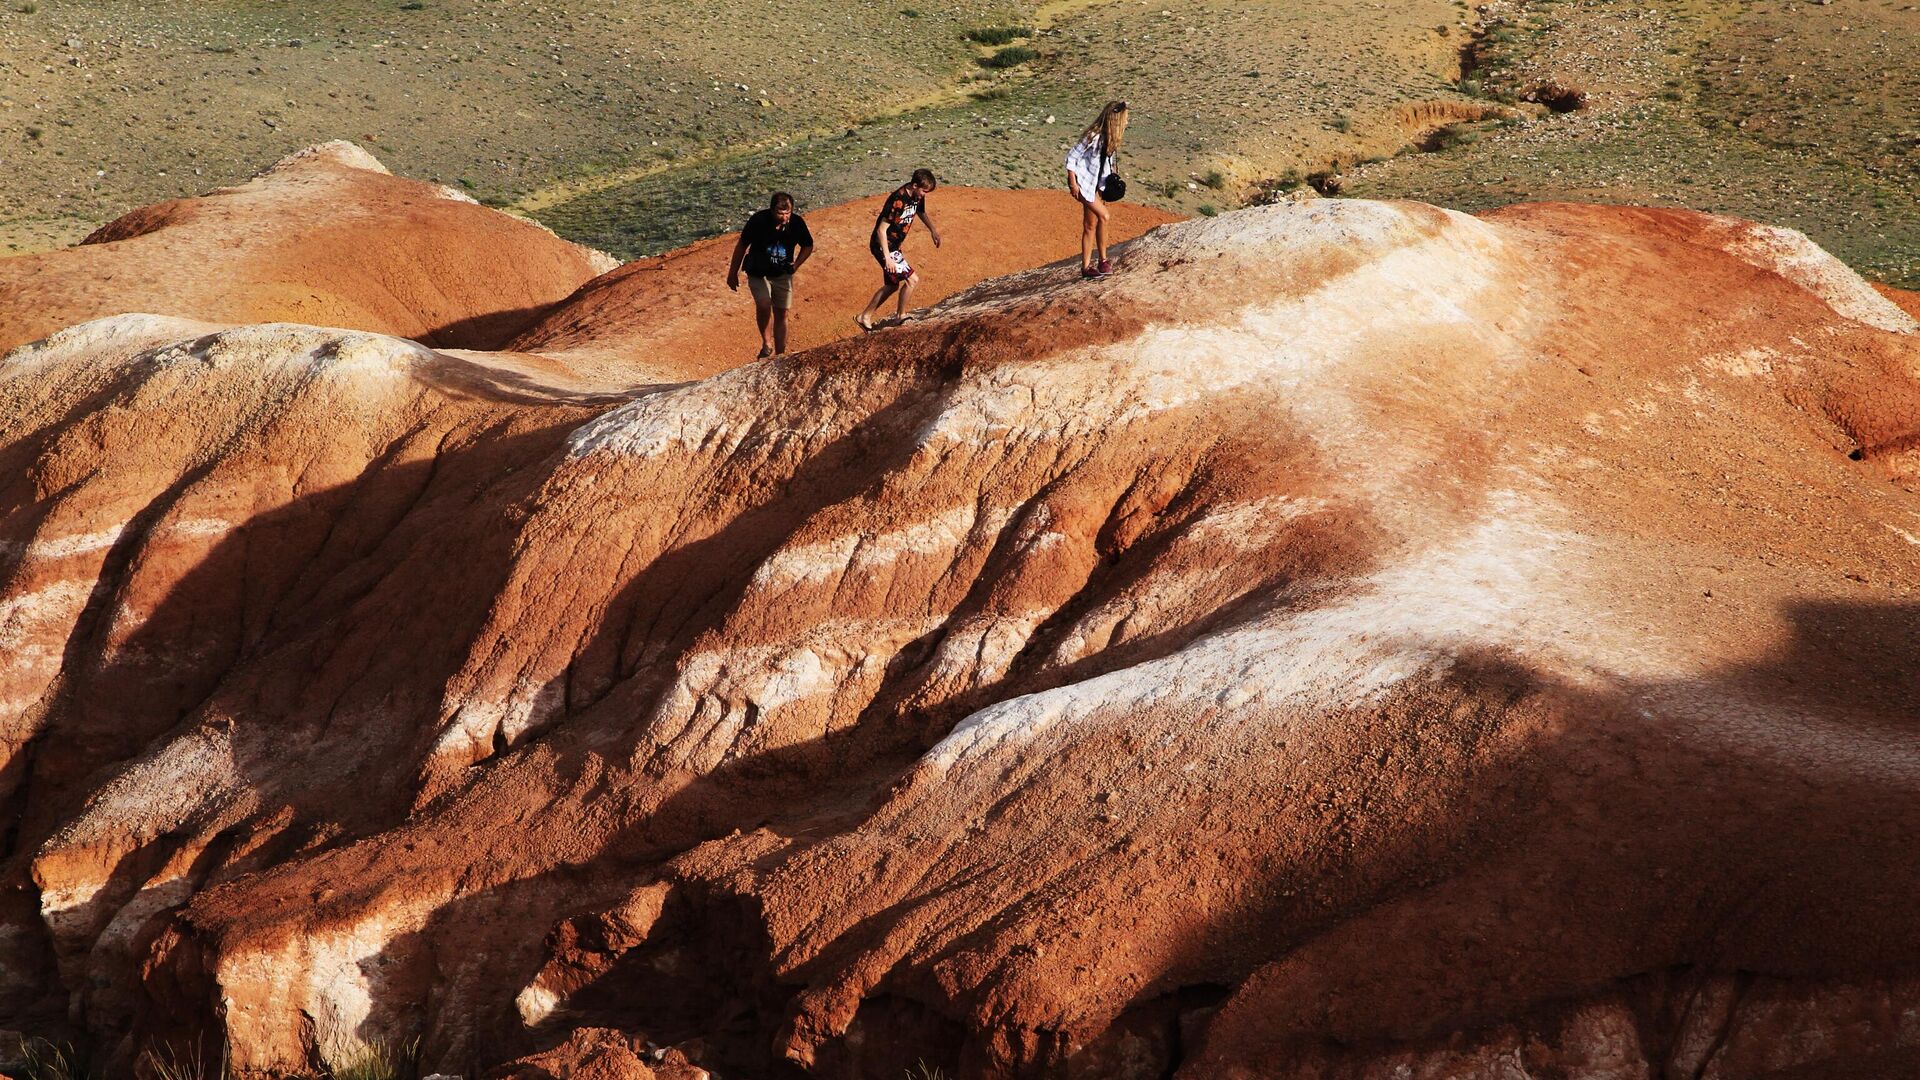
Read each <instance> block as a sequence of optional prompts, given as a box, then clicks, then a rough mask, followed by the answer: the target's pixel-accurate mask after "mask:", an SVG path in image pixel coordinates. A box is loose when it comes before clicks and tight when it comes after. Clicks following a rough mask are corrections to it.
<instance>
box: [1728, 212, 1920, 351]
mask: <svg viewBox="0 0 1920 1080" xmlns="http://www.w3.org/2000/svg"><path fill="white" fill-rule="evenodd" d="M1719 225H1720V228H1719V229H1718V230H1716V231H1717V232H1718V233H1719V234H1720V236H1721V237H1722V240H1723V243H1724V244H1725V247H1726V250H1727V252H1728V253H1729V254H1731V255H1733V256H1734V257H1735V258H1737V259H1739V260H1741V261H1742V262H1744V263H1746V264H1747V265H1749V266H1754V267H1758V268H1759V269H1762V270H1766V271H1769V272H1771V273H1775V274H1778V275H1780V276H1781V277H1783V278H1785V279H1787V280H1788V281H1790V282H1792V283H1793V284H1795V285H1798V286H1799V287H1800V288H1802V289H1805V290H1807V291H1808V292H1810V293H1812V294H1813V295H1815V296H1817V297H1819V298H1820V299H1821V300H1822V301H1824V302H1825V303H1826V305H1827V306H1828V307H1830V308H1832V309H1833V310H1834V312H1835V314H1838V315H1839V316H1841V317H1842V318H1846V319H1852V320H1853V321H1854V322H1857V323H1864V324H1866V325H1868V326H1871V327H1874V328H1875V329H1879V330H1886V331H1888V332H1890V333H1895V334H1912V333H1916V332H1920V322H1916V321H1915V320H1914V318H1913V316H1911V315H1909V314H1907V313H1906V312H1904V311H1902V310H1900V308H1899V306H1898V305H1896V304H1895V303H1894V302H1893V301H1891V300H1889V299H1887V298H1886V297H1884V296H1881V295H1880V294H1879V293H1877V292H1875V291H1874V289H1873V286H1871V285H1869V284H1867V282H1866V280H1865V279H1863V278H1862V277H1861V276H1860V275H1859V274H1856V273H1854V272H1853V271H1852V270H1850V269H1848V267H1847V264H1845V263H1843V262H1841V261H1840V260H1839V259H1836V258H1834V257H1833V256H1832V255H1831V254H1829V253H1828V252H1827V251H1826V250H1825V249H1824V248H1822V247H1821V246H1820V245H1818V244H1816V243H1814V242H1813V241H1812V240H1809V239H1808V238H1807V236H1806V234H1805V233H1801V232H1797V231H1795V230H1793V229H1783V228H1780V227H1779V226H1776V225H1757V224H1753V223H1750V222H1735V221H1721V222H1719Z"/></svg>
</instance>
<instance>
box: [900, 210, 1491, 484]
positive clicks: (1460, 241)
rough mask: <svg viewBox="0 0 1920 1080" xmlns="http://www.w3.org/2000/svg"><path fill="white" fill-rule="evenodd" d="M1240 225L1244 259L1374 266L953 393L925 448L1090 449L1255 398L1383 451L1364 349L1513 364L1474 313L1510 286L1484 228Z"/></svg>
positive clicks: (1288, 221) (1393, 214)
mask: <svg viewBox="0 0 1920 1080" xmlns="http://www.w3.org/2000/svg"><path fill="white" fill-rule="evenodd" d="M1238 224H1239V225H1241V226H1242V227H1243V228H1248V229H1250V230H1251V231H1252V232H1253V233H1254V234H1255V235H1252V236H1246V235H1244V234H1243V235H1241V236H1239V237H1237V238H1235V239H1234V240H1233V243H1232V246H1233V248H1234V249H1235V250H1238V251H1245V250H1247V249H1248V248H1247V247H1243V246H1242V245H1250V246H1251V247H1252V248H1253V249H1255V250H1267V249H1273V254H1272V257H1273V258H1274V259H1276V260H1281V261H1284V260H1285V259H1286V258H1288V257H1289V254H1288V253H1289V252H1294V253H1295V254H1296V256H1297V257H1305V256H1303V255H1298V252H1300V251H1308V250H1315V249H1322V248H1330V247H1332V246H1334V245H1338V244H1342V243H1348V242H1351V243H1355V244H1358V245H1361V246H1362V247H1363V248H1364V249H1365V250H1366V251H1368V252H1370V253H1373V254H1374V257H1373V258H1370V259H1368V260H1366V261H1363V262H1360V263H1358V264H1357V265H1355V266H1354V267H1353V268H1352V269H1351V270H1348V271H1346V272H1344V273H1341V274H1337V275H1335V276H1333V277H1331V278H1329V279H1327V280H1325V281H1324V282H1321V283H1319V284H1318V285H1317V286H1315V287H1313V288H1311V289H1308V290H1306V291H1304V292H1298V293H1293V294H1290V295H1285V296H1283V297H1281V298H1280V299H1279V300H1278V301H1276V302H1275V303H1273V304H1270V305H1267V306H1264V307H1248V308H1245V309H1243V310H1240V311H1237V312H1235V313H1233V314H1231V315H1229V316H1228V317H1226V318H1225V319H1223V320H1222V321H1219V322H1215V323H1211V324H1203V325H1179V326H1158V327H1150V328H1148V329H1147V330H1146V331H1144V332H1143V333H1142V334H1140V335H1139V336H1138V337H1136V338H1134V339H1132V340H1130V341H1127V342H1124V343H1121V344H1118V345H1106V346H1099V347H1090V348H1087V349H1083V350H1079V351H1076V352H1073V353H1069V354H1067V355H1065V356H1063V357H1060V358H1057V359H1054V360H1050V361H1049V362H1048V363H1046V364H1044V365H1035V366H1032V367H1024V366H1017V365H1008V366H1003V367H997V368H993V369H989V370H987V371H985V372H982V373H981V374H979V375H976V376H974V377H973V378H972V380H971V381H970V382H968V383H965V384H962V385H961V386H959V387H957V388H955V390H954V391H953V392H952V393H951V395H950V403H949V405H948V407H947V408H945V409H944V410H943V411H942V412H941V413H940V414H939V415H937V416H936V417H935V418H934V419H933V420H932V421H931V422H930V423H929V424H928V425H927V427H926V428H925V429H923V431H922V432H921V436H920V438H921V441H922V443H923V444H925V443H931V442H935V441H941V440H946V441H953V442H961V443H966V444H969V445H973V444H981V443H988V442H991V441H994V440H1002V439H1008V438H1021V437H1024V436H1025V435H1026V433H1027V432H1029V431H1032V430H1034V429H1035V428H1036V427H1043V428H1044V429H1045V431H1046V433H1047V437H1048V438H1060V439H1062V440H1072V439H1076V438H1085V437H1090V436H1094V435H1101V434H1103V433H1105V432H1107V431H1109V430H1110V429H1112V428H1114V427H1117V426H1120V425H1125V424H1128V423H1131V422H1134V421H1137V420H1142V419H1145V418H1148V417H1151V416H1153V415H1155V414H1158V413H1162V412H1165V411H1168V410H1171V409H1178V408H1181V407H1183V406H1186V405H1190V404H1192V403H1194V402H1197V401H1199V400H1202V399H1204V398H1210V397H1217V396H1220V395H1224V394H1228V393H1231V392H1233V391H1235V390H1238V389H1241V388H1246V387H1258V388H1260V389H1262V390H1265V391H1268V392H1270V393H1272V394H1273V395H1274V396H1275V397H1276V398H1277V399H1278V400H1279V401H1281V402H1282V403H1283V405H1284V408H1285V409H1286V410H1287V413H1288V414H1289V415H1290V416H1291V418H1292V419H1293V420H1295V421H1296V422H1299V423H1302V424H1303V425H1305V426H1306V427H1308V428H1309V429H1310V430H1314V431H1316V432H1317V434H1318V436H1319V438H1320V439H1321V441H1322V442H1323V443H1325V444H1327V445H1329V446H1332V445H1335V444H1342V445H1344V444H1352V443H1356V442H1358V441H1361V440H1370V441H1377V436H1378V432H1377V430H1376V429H1375V426H1374V425H1373V424H1372V422H1371V418H1370V417H1368V416H1366V415H1365V414H1364V413H1363V412H1362V411H1361V410H1360V409H1359V408H1358V407H1357V406H1356V405H1355V404H1354V403H1353V402H1352V401H1351V399H1350V397H1349V395H1348V393H1347V390H1348V387H1349V384H1350V382H1351V380H1352V379H1353V378H1354V377H1356V376H1358V375H1362V374H1367V373H1369V372H1370V369H1373V368H1374V367H1375V365H1377V363H1378V357H1377V356H1376V354H1375V352H1374V350H1371V349H1369V348H1366V347H1365V346H1366V342H1367V341H1370V340H1377V341H1382V342H1401V343H1404V342H1407V341H1420V340H1431V339H1432V337H1433V335H1434V334H1435V333H1437V332H1439V333H1444V334H1446V335H1448V336H1449V337H1450V338H1452V339H1454V340H1462V341H1472V342H1473V343H1474V346H1475V350H1476V351H1478V352H1479V353H1481V354H1482V355H1486V356H1488V357H1494V358H1504V357H1507V356H1509V355H1510V354H1511V352H1512V346H1511V343H1510V341H1508V340H1507V339H1506V337H1505V335H1504V334H1502V333H1500V332H1499V331H1497V330H1495V329H1493V328H1491V327H1489V326H1488V325H1486V324H1487V322H1488V320H1486V319H1482V318H1476V317H1475V316H1474V314H1472V312H1471V311H1470V307H1471V305H1473V304H1474V303H1476V301H1478V300H1479V299H1481V298H1482V297H1485V296H1488V295H1490V294H1493V293H1495V292H1496V291H1498V290H1506V285H1505V284H1504V283H1505V282H1506V280H1507V278H1508V276H1509V274H1510V272H1509V270H1508V269H1507V267H1506V266H1505V265H1503V260H1505V258H1506V256H1505V253H1504V251H1503V247H1502V243H1501V241H1500V240H1499V238H1498V237H1497V235H1496V234H1495V233H1494V232H1493V231H1492V230H1491V229H1490V228H1489V227H1488V226H1486V225H1484V224H1483V223H1481V222H1478V221H1476V220H1474V219H1471V218H1467V217H1464V216H1459V215H1452V216H1451V217H1450V219H1449V221H1448V222H1447V223H1446V226H1445V227H1444V228H1441V229H1438V230H1437V231H1436V230H1435V229H1433V228H1432V227H1430V226H1425V227H1421V226H1419V223H1418V222H1416V221H1415V219H1413V218H1411V217H1409V216H1408V215H1407V213H1406V212H1405V211H1403V210H1400V209H1398V208H1395V207H1391V206H1386V205H1384V204H1355V205H1354V206H1353V207H1350V208H1346V209H1343V210H1342V211H1341V212H1338V213H1332V212H1324V211H1319V210H1317V209H1301V210H1300V211H1299V212H1297V213H1293V214H1271V215H1267V216H1264V217H1254V218H1252V219H1251V222H1250V223H1249V222H1239V223H1238ZM1227 235H1229V234H1226V233H1224V232H1223V233H1222V236H1223V237H1225V236H1227ZM1210 237H1211V234H1210V233H1207V232H1204V231H1192V230H1187V229H1182V230H1181V231H1179V232H1178V233H1177V234H1173V235H1172V236H1171V237H1162V236H1158V235H1156V236H1154V237H1151V238H1149V239H1148V240H1143V241H1140V245H1141V249H1140V251H1139V254H1138V256H1137V257H1139V258H1142V259H1145V260H1147V261H1151V259H1152V258H1156V257H1163V256H1171V255H1176V254H1184V255H1186V256H1187V257H1194V256H1195V255H1196V253H1197V254H1198V255H1205V254H1206V253H1207V252H1208V250H1210V249H1209V244H1210V240H1209V238H1210ZM1219 242H1220V243H1223V244H1224V243H1225V241H1224V240H1221V241H1219ZM1149 245H1154V246H1149ZM1163 248H1164V249H1166V250H1165V251H1162V250H1161V249H1163ZM1130 257H1135V256H1134V255H1133V254H1132V253H1130ZM958 310H961V311H964V310H966V308H965V306H964V305H962V306H961V307H960V308H959V309H958ZM1355 327H1365V328H1366V330H1365V334H1364V335H1362V336H1357V335H1356V333H1355Z"/></svg>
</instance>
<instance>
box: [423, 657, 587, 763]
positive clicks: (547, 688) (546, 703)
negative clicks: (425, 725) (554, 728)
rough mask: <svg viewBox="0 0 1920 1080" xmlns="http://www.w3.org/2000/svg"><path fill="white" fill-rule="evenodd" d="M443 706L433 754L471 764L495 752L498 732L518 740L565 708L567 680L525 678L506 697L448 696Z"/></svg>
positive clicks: (515, 684)
mask: <svg viewBox="0 0 1920 1080" xmlns="http://www.w3.org/2000/svg"><path fill="white" fill-rule="evenodd" d="M441 708H442V710H443V712H444V713H445V715H446V719H445V720H444V721H442V723H441V727H440V734H439V736H438V737H436V738H435V740H434V745H433V750H432V755H431V756H432V757H433V758H434V759H436V760H450V761H452V762H453V763H454V764H455V765H471V764H473V763H474V762H476V761H481V760H483V759H485V758H487V757H490V756H491V755H492V754H493V743H494V736H495V735H496V734H498V735H499V736H500V737H501V738H503V739H505V740H506V742H507V743H508V744H509V745H512V744H516V743H518V742H520V741H521V740H522V739H523V738H525V737H526V735H527V733H528V732H530V731H534V730H536V729H539V728H542V727H545V726H546V724H547V723H548V721H550V720H552V719H553V718H554V717H556V716H558V715H559V714H560V713H561V712H562V711H564V710H565V708H566V681H565V680H564V679H563V678H553V679H548V680H546V681H544V682H542V681H538V680H534V679H527V678H522V679H520V680H518V681H517V682H515V683H514V686H513V689H512V690H511V691H509V692H508V693H507V694H506V695H505V696H504V697H499V698H482V699H465V698H460V699H456V698H449V699H448V700H446V701H445V702H443V703H442V706H441Z"/></svg>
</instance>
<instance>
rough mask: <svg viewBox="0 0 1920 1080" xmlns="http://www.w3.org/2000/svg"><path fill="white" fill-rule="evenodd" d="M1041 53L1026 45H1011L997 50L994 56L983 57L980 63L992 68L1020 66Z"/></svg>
mask: <svg viewBox="0 0 1920 1080" xmlns="http://www.w3.org/2000/svg"><path fill="white" fill-rule="evenodd" d="M1039 55H1040V54H1039V53H1037V52H1034V51H1033V50H1032V49H1029V48H1027V47H1026V46H1025V45H1009V46H1007V47H1006V48H1004V49H999V50H996V51H995V52H994V54H993V55H992V56H986V57H982V58H981V59H980V63H981V65H982V66H984V67H990V68H1010V67H1019V66H1020V65H1021V64H1024V63H1026V62H1027V61H1029V60H1032V59H1033V58H1034V57H1036V56H1039Z"/></svg>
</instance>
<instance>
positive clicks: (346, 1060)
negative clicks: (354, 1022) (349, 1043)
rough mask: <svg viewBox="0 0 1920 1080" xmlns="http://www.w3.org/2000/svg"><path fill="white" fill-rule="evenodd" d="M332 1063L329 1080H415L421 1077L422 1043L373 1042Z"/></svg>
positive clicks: (345, 1053)
mask: <svg viewBox="0 0 1920 1080" xmlns="http://www.w3.org/2000/svg"><path fill="white" fill-rule="evenodd" d="M328 1060H329V1062H330V1063H331V1064H330V1066H329V1068H328V1069H327V1080H415V1078H416V1077H418V1076H419V1074H420V1040H419V1039H409V1040H408V1041H406V1042H388V1041H387V1040H385V1039H377V1038H376V1039H369V1040H367V1041H366V1042H363V1043H361V1044H360V1045H358V1046H355V1047H351V1048H349V1049H346V1050H344V1051H342V1052H340V1053H338V1054H337V1055H334V1056H332V1057H330V1058H329V1059H328Z"/></svg>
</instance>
